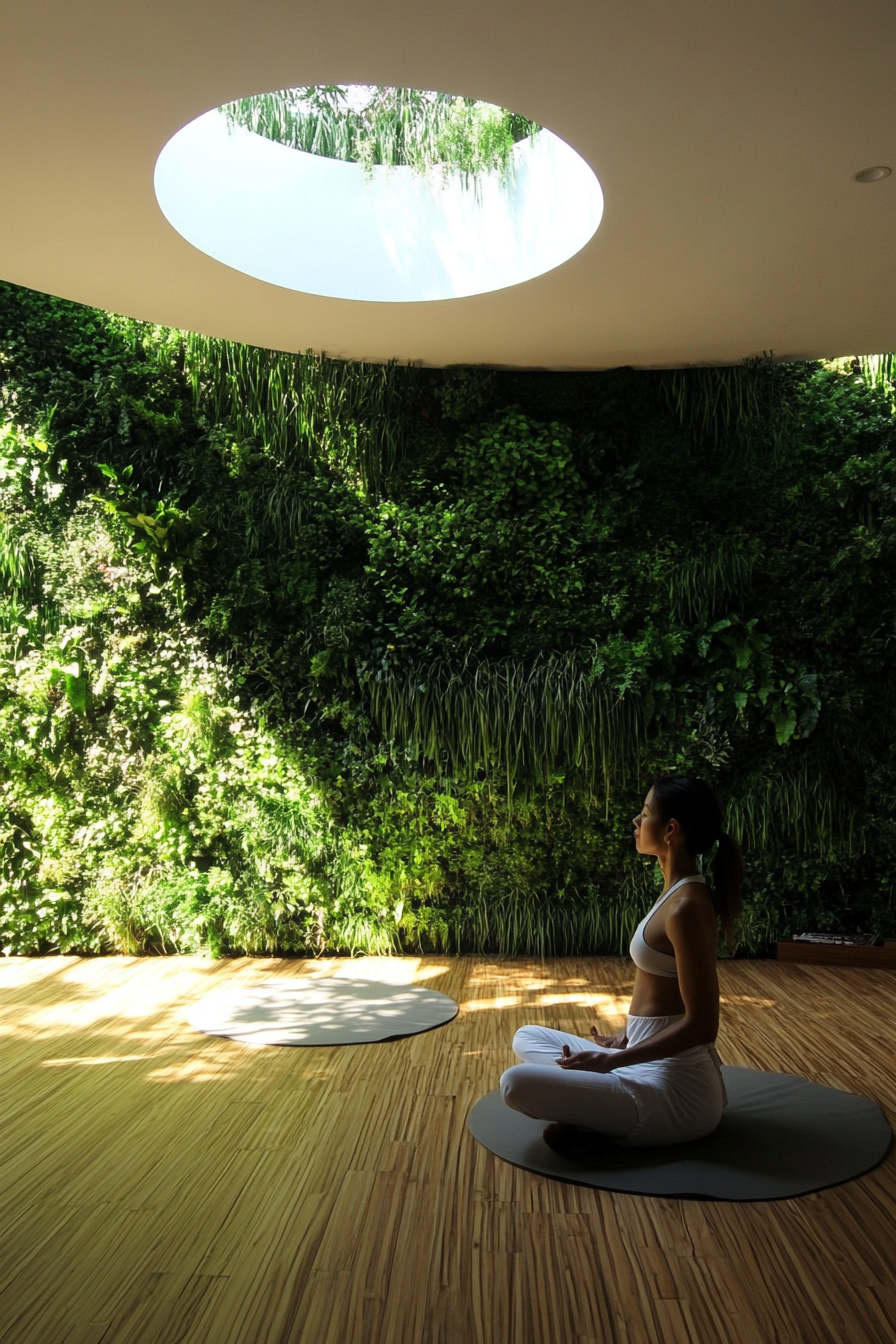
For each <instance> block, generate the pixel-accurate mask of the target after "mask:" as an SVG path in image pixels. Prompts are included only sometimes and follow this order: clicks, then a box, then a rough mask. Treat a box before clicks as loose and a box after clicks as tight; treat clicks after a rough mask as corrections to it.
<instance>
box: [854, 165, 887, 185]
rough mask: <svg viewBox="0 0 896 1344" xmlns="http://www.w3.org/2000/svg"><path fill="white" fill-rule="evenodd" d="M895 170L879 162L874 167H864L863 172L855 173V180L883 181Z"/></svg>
mask: <svg viewBox="0 0 896 1344" xmlns="http://www.w3.org/2000/svg"><path fill="white" fill-rule="evenodd" d="M892 172H893V169H892V168H887V167H886V166H885V165H884V164H882V163H879V164H877V166H876V167H874V168H863V169H862V170H861V172H858V173H853V175H852V180H853V182H881V181H882V180H883V179H884V178H885V177H889V176H890V175H891V173H892Z"/></svg>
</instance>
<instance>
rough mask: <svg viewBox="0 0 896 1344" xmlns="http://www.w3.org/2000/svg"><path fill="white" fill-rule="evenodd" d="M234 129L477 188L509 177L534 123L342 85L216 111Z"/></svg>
mask: <svg viewBox="0 0 896 1344" xmlns="http://www.w3.org/2000/svg"><path fill="white" fill-rule="evenodd" d="M221 111H222V113H223V115H224V116H225V117H226V118H227V120H228V122H229V123H230V124H231V125H236V126H244V127H246V128H247V129H248V130H250V131H254V132H255V133H256V134H257V135H263V136H264V137H265V138H266V139H268V140H273V141H275V142H276V143H278V144H282V145H287V146H289V147H290V148H291V149H300V150H303V151H304V152H305V153H307V154H319V155H321V156H323V157H324V158H329V159H342V160H345V161H348V162H350V163H360V164H362V165H363V166H364V167H365V169H367V170H368V171H370V170H371V169H372V168H373V167H374V166H375V165H380V164H381V165H385V166H386V167H390V168H392V167H399V166H404V167H409V168H413V169H414V170H415V171H416V172H418V173H430V172H431V171H432V170H433V169H439V170H440V171H441V174H442V176H443V178H446V179H447V177H449V176H451V177H457V178H459V179H460V180H461V181H462V182H463V183H464V185H465V186H468V187H469V186H475V185H476V184H477V183H478V182H479V181H480V180H481V179H482V177H484V176H486V175H488V174H495V175H497V176H498V177H499V179H500V180H501V181H502V182H504V183H507V182H508V181H509V180H510V179H511V177H512V175H513V163H514V160H513V149H514V146H515V145H516V144H518V143H519V142H520V141H521V140H525V139H528V138H529V137H530V136H533V135H537V133H538V131H539V130H540V129H541V128H540V127H539V126H537V125H536V123H535V122H532V121H529V120H527V119H526V118H525V117H521V116H518V115H517V114H516V113H513V112H508V111H507V110H506V109H504V108H501V107H495V106H494V105H493V104H492V103H483V102H478V101H477V100H476V99H473V98H455V97H452V96H451V95H449V94H443V93H431V92H426V91H422V90H419V89H401V88H392V87H385V86H369V87H367V86H361V85H352V86H351V87H349V86H347V85H341V84H325V85H311V86H302V87H298V88H291V89H279V90H277V91H275V92H273V93H262V94H255V95H254V96H252V97H251V98H241V99H238V100H237V101H236V102H233V103H227V104H225V105H224V107H222V108H221Z"/></svg>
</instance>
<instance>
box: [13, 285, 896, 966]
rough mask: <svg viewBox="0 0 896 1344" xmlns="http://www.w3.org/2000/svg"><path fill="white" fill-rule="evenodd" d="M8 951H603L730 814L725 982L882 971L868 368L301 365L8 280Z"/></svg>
mask: <svg viewBox="0 0 896 1344" xmlns="http://www.w3.org/2000/svg"><path fill="white" fill-rule="evenodd" d="M0 377H2V387H3V392H2V397H3V406H2V428H0V434H2V442H0V492H2V493H0V659H2V681H0V719H2V735H0V845H2V851H0V852H2V875H0V910H2V918H0V945H2V946H3V947H4V948H5V950H6V951H7V952H11V953H34V952H42V951H52V950H56V949H58V950H62V951H71V950H85V951H98V950H103V949H109V948H121V949H127V950H158V951H172V950H181V951H191V950H197V949H200V948H205V949H208V950H210V951H211V952H212V953H213V954H217V953H220V952H226V951H237V950H249V951H273V950H279V951H285V952H296V953H315V952H319V951H324V950H330V951H336V950H362V949H367V950H378V951H388V950H396V951H397V950H402V949H404V950H415V949H418V948H420V949H448V950H460V951H462V950H471V949H477V950H490V951H494V952H499V953H514V952H557V953H573V952H582V953H588V952H599V951H606V952H618V951H621V950H623V949H624V947H625V944H626V941H627V939H628V936H629V934H630V931H631V929H632V927H633V925H634V923H635V922H636V921H637V919H638V918H639V917H640V915H641V913H642V912H643V910H644V909H645V907H646V905H647V903H648V902H649V901H650V899H651V898H652V894H653V891H654V889H655V888H654V877H655V874H654V871H653V869H652V867H651V865H650V863H648V862H645V861H644V860H642V859H640V858H638V857H637V856H636V855H635V854H634V852H633V849H632V840H631V825H630V819H631V817H632V815H633V814H634V812H635V810H636V809H637V808H638V807H639V805H640V802H641V798H642V796H643V794H644V792H645V791H646V789H647V787H648V786H649V784H650V781H651V779H652V778H653V777H654V775H655V774H656V773H658V772H660V771H665V770H675V771H691V772H695V773H698V774H700V775H702V776H704V777H707V778H709V779H710V780H711V781H712V782H713V783H714V785H715V786H716V787H717V788H718V790H719V791H720V794H721V796H722V798H723V800H724V802H725V804H726V807H727V812H728V818H729V824H730V827H731V829H733V830H734V831H735V833H737V834H739V835H740V836H741V838H742V840H743V842H744V845H745V849H746V853H747V860H748V876H747V908H746V911H745V916H744V920H743V927H742V929H741V935H740V938H741V942H740V945H741V948H742V949H743V950H744V951H746V952H750V953H761V952H762V951H764V950H765V949H766V948H767V946H768V944H769V942H770V941H771V940H772V939H774V938H775V937H776V936H780V935H782V934H787V933H788V932H794V931H799V930H802V929H806V928H816V927H818V928H826V929H838V930H847V931H853V930H856V931H866V932H881V933H885V934H889V933H893V932H896V918H894V912H893V889H894V886H893V884H894V873H896V824H894V803H896V755H894V750H896V712H894V706H896V675H894V651H896V495H894V487H896V456H894V418H893V416H892V414H891V406H890V403H889V401H888V399H887V395H886V389H884V390H880V389H875V388H873V387H870V386H868V385H867V384H866V382H865V381H864V380H863V378H862V376H861V374H858V373H856V372H854V371H852V370H851V369H849V368H848V367H847V368H846V370H845V371H844V370H843V369H839V368H830V367H825V366H822V365H820V364H800V365H794V364H789V365H787V364H778V365H773V364H770V363H766V362H758V363H755V364H751V365H747V366H744V367H743V368H740V369H734V370H702V369H695V370H685V371H681V372H678V373H643V372H635V371H632V370H626V369H623V370H617V371H613V372H609V373H596V374H548V373H513V372H490V371H487V370H478V369H473V370H462V369H449V370H434V371H430V370H421V369H413V368H411V369H408V368H400V367H385V368H383V367H376V366H363V365H352V364H340V363H338V362H336V361H330V360H327V359H325V358H318V357H314V356H311V355H307V356H302V357H299V358H293V357H288V356H280V355H272V354H270V353H268V352H264V351H257V350H251V349H247V348H245V347H239V346H232V345H228V344H226V343H223V342H214V341H209V340H203V339H201V338H196V337H188V336H184V335H183V334H182V333H178V332H169V331H162V330H159V329H155V328H151V327H147V326H143V325H141V324H138V323H135V322H130V321H126V320H124V319H121V318H116V317H111V316H109V315H107V314H103V313H99V312H94V311H92V310H89V309H84V308H81V307H78V306H77V305H74V304H69V303H66V302H63V301H61V300H58V299H52V298H48V297H46V296H43V295H39V294H35V293H32V292H30V291H27V290H22V289H17V288H15V287H12V286H9V285H0Z"/></svg>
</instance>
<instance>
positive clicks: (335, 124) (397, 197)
mask: <svg viewBox="0 0 896 1344" xmlns="http://www.w3.org/2000/svg"><path fill="white" fill-rule="evenodd" d="M334 89H337V90H338V92H337V93H335V94H334V93H333V90H334ZM399 95H401V97H398V96H399ZM396 99H397V101H396ZM390 100H391V101H390ZM390 119H391V120H390ZM421 146H422V147H421ZM309 149H310V150H311V152H309ZM155 192H156V198H157V200H158V203H159V206H160V207H161V210H162V213H163V214H164V215H165V217H166V218H167V220H168V221H169V223H170V224H172V225H173V227H174V228H175V229H176V230H177V231H178V233H180V234H181V235H182V236H183V237H184V238H185V239H187V241H188V242H190V243H192V245H193V246H194V247H196V248H198V249H199V250H200V251H202V252H205V253H206V254H207V255H209V256H211V257H214V258H215V259H216V260H217V261H220V262H223V263H224V264H225V265H226V266H230V267H232V268H233V269H235V270H237V271H242V272H244V273H245V274H246V275H250V276H254V277H255V278H256V279H259V280H265V281H267V282H268V283H270V284H273V285H279V286H281V287H283V288H285V289H291V290H299V291H303V292H305V293H308V294H320V295H325V296H327V297H330V298H337V299H360V300H365V301H370V302H380V303H409V302H420V301H427V300H436V299H456V298H464V297H467V296H469V295H473V294H482V293H487V292H489V291H491V290H496V289H505V288H507V287H508V286H511V285H518V284H520V283H522V282H523V281H526V280H531V279H533V278H534V277H536V276H539V275H543V274H544V273H545V272H546V271H550V270H553V269H554V268H555V267H557V266H559V265H561V264H562V263H563V262H564V261H567V260H568V259H569V258H570V257H572V256H574V255H575V254H576V253H577V252H579V251H580V250H581V249H582V248H583V247H584V246H585V244H586V243H587V242H588V240H589V239H590V238H591V237H592V236H593V235H594V233H595V232H596V230H597V227H598V225H599V224H600V220H601V215H602V213H603V194H602V192H601V188H600V184H599V182H598V180H597V177H596V176H595V174H594V172H593V170H592V169H591V168H590V167H589V165H588V164H587V163H586V162H585V160H584V159H583V158H581V157H580V155H578V154H577V153H576V152H575V150H573V149H572V148H571V147H570V146H569V145H567V144H566V143H565V142H564V141H563V140H561V139H560V138H559V136H556V135H554V134H552V133H551V131H549V130H547V129H545V128H542V127H539V126H536V125H535V124H534V123H532V122H528V121H526V120H525V119H524V118H522V117H520V116H517V115H515V114H513V113H510V112H506V111H505V110H504V109H501V108H498V107H495V106H493V105H492V104H489V103H477V102H474V101H473V100H471V99H462V98H453V97H449V96H447V95H443V94H435V93H428V92H424V91H417V90H401V89H399V90H396V89H380V88H373V87H368V86H359V85H344V86H333V85H329V86H321V87H320V88H308V87H303V88H302V89H286V90H280V91H279V92H276V93H273V94H262V95H257V96H255V97H253V98H247V99H242V100H240V101H239V102H238V103H231V104H228V105H227V106H226V107H223V108H215V109H214V110H212V111H211V112H206V113H205V114H203V115H202V116H200V117H197V118H196V120H195V121H191V122H190V123H189V124H188V125H186V126H184V127H183V128H182V129H181V130H180V131H178V132H177V134H176V135H174V136H173V137H172V138H171V139H170V140H169V141H168V143H167V144H166V145H165V147H164V149H163V150H162V152H161V154H160V155H159V158H158V160H157V162H156V167H155Z"/></svg>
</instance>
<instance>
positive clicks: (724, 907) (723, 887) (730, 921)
mask: <svg viewBox="0 0 896 1344" xmlns="http://www.w3.org/2000/svg"><path fill="white" fill-rule="evenodd" d="M711 867H712V899H713V905H714V906H715V908H716V914H717V915H718V917H719V923H720V924H721V926H722V933H723V934H724V935H725V942H726V943H727V944H728V951H729V952H733V951H734V938H733V929H734V922H735V920H736V919H737V917H738V915H739V914H740V912H741V905H742V900H741V884H742V882H743V880H744V861H743V856H742V855H741V852H740V845H739V844H738V843H737V841H736V840H735V839H734V836H732V835H726V833H725V832H724V831H723V832H722V834H721V835H720V836H719V847H718V849H717V850H716V854H715V858H714V859H713V861H712V864H711Z"/></svg>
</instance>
